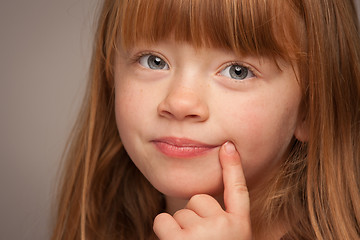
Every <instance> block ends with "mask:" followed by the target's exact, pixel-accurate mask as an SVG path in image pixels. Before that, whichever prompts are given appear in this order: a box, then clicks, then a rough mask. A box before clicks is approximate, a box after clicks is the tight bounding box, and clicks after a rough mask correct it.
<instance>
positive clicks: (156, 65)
mask: <svg viewBox="0 0 360 240" xmlns="http://www.w3.org/2000/svg"><path fill="white" fill-rule="evenodd" d="M139 63H140V64H141V65H142V66H143V67H146V68H150V69H153V70H167V69H169V65H168V64H167V63H166V62H165V61H164V60H163V59H162V58H161V57H158V56H156V55H152V54H146V55H144V56H141V57H140V58H139Z"/></svg>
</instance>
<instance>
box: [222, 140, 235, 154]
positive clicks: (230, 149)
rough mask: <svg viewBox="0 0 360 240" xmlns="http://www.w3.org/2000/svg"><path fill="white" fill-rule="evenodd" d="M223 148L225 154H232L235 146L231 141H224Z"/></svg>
mask: <svg viewBox="0 0 360 240" xmlns="http://www.w3.org/2000/svg"><path fill="white" fill-rule="evenodd" d="M224 148H225V152H226V153H227V154H233V153H234V152H236V149H235V146H234V144H233V143H231V142H226V143H225V145H224Z"/></svg>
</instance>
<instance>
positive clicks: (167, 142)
mask: <svg viewBox="0 0 360 240" xmlns="http://www.w3.org/2000/svg"><path fill="white" fill-rule="evenodd" d="M151 142H152V143H153V144H154V145H155V147H156V148H157V149H158V150H159V151H160V152H161V153H163V154H164V155H166V156H168V157H173V158H194V157H198V156H201V155H205V154H207V153H208V152H209V151H211V150H213V149H215V148H216V147H219V146H218V145H210V144H206V143H202V142H199V141H195V140H191V139H187V138H176V137H164V138H158V139H155V140H152V141H151Z"/></svg>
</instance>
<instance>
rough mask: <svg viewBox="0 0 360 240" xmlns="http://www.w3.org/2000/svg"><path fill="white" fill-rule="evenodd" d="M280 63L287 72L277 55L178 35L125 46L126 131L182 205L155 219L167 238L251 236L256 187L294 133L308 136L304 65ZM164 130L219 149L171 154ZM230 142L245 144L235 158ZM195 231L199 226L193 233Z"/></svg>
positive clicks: (121, 125)
mask: <svg viewBox="0 0 360 240" xmlns="http://www.w3.org/2000/svg"><path fill="white" fill-rule="evenodd" d="M153 55H155V56H157V57H159V58H161V59H162V60H164V63H165V65H164V66H165V67H164V68H163V69H151V68H150V67H149V65H148V63H149V62H148V61H147V60H148V59H149V56H153ZM278 63H279V65H280V69H279V68H278V67H277V65H276V63H275V62H273V61H272V59H267V58H257V57H253V56H237V55H235V54H234V53H232V52H229V51H227V50H224V49H215V48H200V49H194V48H193V47H192V46H191V45H189V44H187V43H179V42H176V41H174V40H172V39H168V40H166V41H162V42H159V43H157V44H156V45H148V44H137V45H136V46H135V47H134V48H133V49H129V50H127V51H124V50H119V52H118V53H117V55H116V59H115V114H116V119H117V125H118V129H119V133H120V137H121V139H122V142H123V144H124V147H125V149H126V150H127V152H128V154H129V156H130V157H131V159H132V160H133V162H134V163H135V165H136V166H137V167H138V168H139V170H140V171H141V172H142V173H143V174H144V176H145V177H146V178H147V179H148V180H149V181H150V183H151V184H152V185H153V186H154V187H155V188H156V189H158V190H159V191H160V192H162V193H163V194H164V195H165V196H166V200H167V206H168V209H167V212H168V213H171V214H173V213H175V212H176V213H175V214H174V216H173V217H171V215H159V216H158V217H157V218H156V219H155V223H154V230H155V233H156V234H157V235H158V236H159V238H160V239H184V238H185V239H211V238H210V237H209V235H208V234H209V233H211V235H210V236H217V238H213V239H249V238H251V231H250V230H249V229H250V222H249V221H250V220H249V219H250V218H249V193H250V196H251V192H252V191H256V189H257V188H259V186H260V185H261V184H262V183H263V182H264V181H266V179H267V177H268V176H269V174H270V173H271V172H272V171H273V170H274V169H275V168H276V166H277V165H278V164H279V163H280V162H281V161H282V160H284V158H285V157H286V152H287V150H288V148H289V144H290V141H291V140H292V138H293V137H298V138H301V137H302V135H303V128H302V125H303V124H302V118H301V116H299V105H300V102H301V92H300V87H299V85H298V82H297V80H296V77H295V73H294V71H293V69H294V68H292V67H291V65H290V64H288V63H284V62H281V61H279V62H278ZM233 65H243V66H244V67H246V68H248V69H249V71H250V72H249V74H248V75H247V76H246V78H245V79H243V80H239V79H233V78H232V76H231V75H229V71H228V70H229V69H230V67H229V66H233ZM149 126H151V127H149ZM164 137H166V138H167V137H170V138H171V139H173V138H175V139H177V140H178V139H180V142H181V141H182V139H184V138H186V139H191V141H196V143H198V142H200V143H201V144H206V146H208V145H210V146H211V148H209V150H208V151H206V152H205V153H201V154H198V155H197V154H195V155H194V154H193V155H191V154H190V155H186V157H184V156H178V155H176V153H178V152H179V147H178V146H177V148H178V149H177V150H176V151H175V152H176V153H175V155H174V154H173V155H171V154H172V153H171V150H172V148H169V146H168V145H169V144H163V143H162V144H161V145H160V146H163V145H166V146H165V150H169V149H170V155H169V154H168V153H169V151H168V152H166V151H165V152H164V151H163V150H164V149H163V148H161V147H160V148H159V144H157V143H158V142H157V140H158V139H163V138H164ZM177 140H176V141H177ZM226 142H231V144H230V143H229V145H231V146H233V145H234V148H235V149H236V151H235V152H233V151H232V152H230V155H229V154H226V153H225V151H224V149H223V147H222V145H224V143H226ZM186 144H187V143H186ZM186 144H185V145H186ZM182 147H184V146H181V147H180V148H182ZM240 158H241V162H240ZM231 169H233V170H231ZM243 169H244V171H243ZM243 176H244V177H243ZM245 179H246V183H245ZM224 186H225V187H224ZM248 190H249V192H248ZM227 196H233V197H227ZM189 199H190V200H189ZM215 199H216V200H217V201H215ZM223 199H224V200H223ZM179 209H184V210H180V212H179V211H178V210H179ZM223 209H225V210H223ZM184 212H185V213H184ZM189 215H190V216H192V217H189ZM214 216H216V217H214ZM199 217H200V219H202V220H203V221H200V220H199ZM194 226H202V227H198V228H196V227H194ZM217 226H219V227H217ZM234 226H237V227H235V230H234V231H230V230H226V231H225V230H224V229H232V228H234ZM239 226H242V227H240V228H239ZM188 228H192V229H193V228H194V229H195V230H189V231H184V229H188ZM238 228H239V229H242V230H243V231H241V232H239V231H238V230H236V229H238ZM221 229H223V230H221ZM244 229H245V230H244ZM210 230H211V231H210ZM214 232H215V233H214ZM227 233H228V234H230V235H224V236H222V235H219V234H227ZM167 234H168V235H167ZM183 234H185V235H183ZM233 236H237V237H239V236H240V238H233ZM182 237H184V238H182Z"/></svg>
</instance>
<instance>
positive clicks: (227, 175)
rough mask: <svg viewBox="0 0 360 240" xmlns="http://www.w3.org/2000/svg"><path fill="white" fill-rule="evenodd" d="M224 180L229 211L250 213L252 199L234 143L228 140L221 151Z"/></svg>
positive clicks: (246, 214)
mask: <svg viewBox="0 0 360 240" xmlns="http://www.w3.org/2000/svg"><path fill="white" fill-rule="evenodd" d="M219 158H220V163H221V166H222V174H223V181H224V203H225V208H226V211H227V212H228V213H234V214H239V215H244V216H249V215H250V199H249V192H248V189H247V186H246V180H245V176H244V172H243V168H242V164H241V160H240V155H239V153H238V152H237V151H236V148H235V146H234V144H233V143H231V142H226V143H225V144H224V145H223V146H222V147H221V149H220V152H219Z"/></svg>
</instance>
